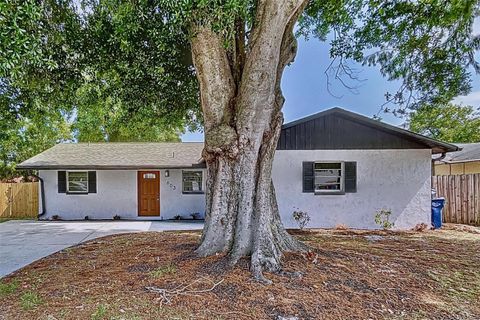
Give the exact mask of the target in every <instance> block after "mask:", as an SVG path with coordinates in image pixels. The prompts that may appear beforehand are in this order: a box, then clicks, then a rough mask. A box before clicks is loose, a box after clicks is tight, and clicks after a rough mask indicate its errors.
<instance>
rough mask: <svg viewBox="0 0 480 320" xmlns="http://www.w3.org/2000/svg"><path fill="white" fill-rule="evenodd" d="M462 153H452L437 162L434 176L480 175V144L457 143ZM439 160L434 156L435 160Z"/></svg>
mask: <svg viewBox="0 0 480 320" xmlns="http://www.w3.org/2000/svg"><path fill="white" fill-rule="evenodd" d="M455 145H457V146H458V147H460V148H461V150H460V151H456V152H452V153H449V154H447V155H445V157H443V158H441V157H440V160H435V166H434V170H433V174H434V175H435V176H448V175H459V174H471V173H480V143H456V144H455ZM436 158H439V157H438V156H434V157H433V159H436Z"/></svg>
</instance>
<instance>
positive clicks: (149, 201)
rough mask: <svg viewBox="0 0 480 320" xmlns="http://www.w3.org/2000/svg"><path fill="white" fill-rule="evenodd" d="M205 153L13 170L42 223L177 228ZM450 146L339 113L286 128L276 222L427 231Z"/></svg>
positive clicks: (60, 155)
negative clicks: (441, 159) (123, 222)
mask: <svg viewBox="0 0 480 320" xmlns="http://www.w3.org/2000/svg"><path fill="white" fill-rule="evenodd" d="M202 149H203V143H181V142H180V143H78V144H73V143H72V144H58V145H56V146H54V147H52V148H50V149H48V150H46V151H44V152H42V153H40V154H38V155H37V156H35V157H33V158H31V159H28V160H27V161H25V162H23V163H21V164H20V165H18V168H19V169H31V170H32V169H33V170H38V176H39V177H40V178H41V179H42V180H43V188H40V189H41V192H43V195H42V197H41V198H42V199H43V205H42V207H43V209H41V210H43V211H44V212H43V213H44V214H42V216H41V217H40V218H41V219H51V218H52V217H53V216H58V217H59V218H61V219H63V220H69V219H85V217H86V216H88V218H89V219H113V217H114V216H119V217H120V218H122V219H135V220H142V219H148V220H152V219H174V218H175V217H176V216H182V217H184V218H190V217H191V215H192V214H196V215H197V216H204V214H205V195H204V191H205V174H206V171H205V163H204V161H203V160H202V157H201V152H202ZM456 150H458V148H457V147H456V146H455V145H451V144H448V143H444V142H441V141H436V140H433V139H430V138H428V137H425V136H422V135H419V134H416V133H413V132H410V131H407V130H403V129H400V128H398V127H394V126H391V125H388V124H384V123H382V122H379V121H375V120H372V119H370V118H367V117H364V116H361V115H359V114H356V113H352V112H349V111H346V110H344V109H340V108H333V109H329V110H326V111H323V112H320V113H317V114H314V115H312V116H309V117H306V118H303V119H300V120H297V121H294V122H291V123H287V124H285V125H284V126H283V127H282V132H281V135H280V140H279V143H278V147H277V152H276V154H275V158H274V163H273V180H274V185H275V189H276V193H277V200H278V205H279V209H280V214H281V217H282V220H283V222H284V224H285V226H286V227H296V224H295V221H294V220H293V218H292V213H293V211H294V210H297V209H298V210H302V211H306V212H308V213H309V215H310V216H311V222H310V224H309V227H326V228H329V227H335V226H336V225H339V224H344V225H346V226H348V227H351V228H376V227H378V226H377V225H376V224H375V222H374V215H375V213H376V212H377V211H378V210H380V209H388V210H391V212H392V217H391V220H392V221H393V222H394V223H395V227H396V228H400V229H405V228H411V227H413V226H415V225H416V224H418V223H422V222H423V223H427V224H430V216H431V172H432V160H431V159H432V154H438V153H446V152H451V151H456Z"/></svg>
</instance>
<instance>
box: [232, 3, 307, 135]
mask: <svg viewBox="0 0 480 320" xmlns="http://www.w3.org/2000/svg"><path fill="white" fill-rule="evenodd" d="M307 2H308V1H307V0H283V1H282V0H263V1H259V3H258V7H257V13H256V17H255V25H254V28H253V30H252V39H251V42H250V43H249V50H248V52H247V56H246V61H245V66H244V69H243V76H242V81H241V84H240V88H239V94H238V97H239V101H238V110H237V118H238V122H239V130H240V131H243V134H246V135H248V131H250V130H254V123H263V124H269V122H270V120H271V119H270V117H271V113H272V111H273V110H272V107H274V104H275V103H273V102H274V101H272V100H273V99H275V90H276V85H277V79H278V77H279V76H280V77H281V74H282V71H283V68H284V67H285V65H286V64H287V63H288V62H289V61H291V59H293V57H294V56H295V48H296V44H295V45H294V46H292V43H294V41H295V40H294V38H291V37H290V36H291V32H290V30H289V31H288V32H287V33H286V30H287V27H288V29H293V26H294V24H295V21H296V19H297V18H298V14H299V12H301V11H302V9H303V6H304V5H305V4H306V3H307ZM285 34H287V35H288V36H287V37H286V36H285ZM279 35H282V37H279ZM292 48H294V49H293V50H292ZM282 49H285V50H282ZM290 51H292V52H290ZM279 67H280V69H281V70H280V72H279ZM255 129H258V130H263V129H265V128H255ZM241 134H242V133H241Z"/></svg>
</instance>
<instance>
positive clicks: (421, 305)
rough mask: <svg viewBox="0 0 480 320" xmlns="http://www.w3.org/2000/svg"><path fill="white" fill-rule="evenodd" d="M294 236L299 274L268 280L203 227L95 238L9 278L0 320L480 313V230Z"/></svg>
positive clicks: (288, 262)
mask: <svg viewBox="0 0 480 320" xmlns="http://www.w3.org/2000/svg"><path fill="white" fill-rule="evenodd" d="M293 233H294V234H295V236H297V237H299V238H300V239H301V240H303V241H305V242H306V243H308V244H309V245H310V246H311V247H312V248H313V253H312V254H309V255H301V254H287V255H286V256H285V258H284V267H285V270H286V271H297V272H300V273H301V274H302V276H301V277H294V276H285V275H284V276H280V275H275V274H267V277H268V278H269V279H271V280H273V284H272V285H263V284H260V283H257V282H255V281H253V280H252V278H251V276H250V273H249V271H248V260H245V261H242V262H241V263H240V264H239V265H238V266H237V267H235V268H233V269H229V270H226V271H225V270H224V269H223V268H222V266H223V264H222V261H223V259H222V258H223V257H222V256H216V257H209V258H198V257H196V256H195V255H194V253H193V251H194V249H195V247H196V245H197V244H198V241H199V237H200V233H198V232H164V233H156V232H147V233H136V234H123V235H115V236H108V237H105V238H101V239H96V240H93V241H90V242H87V243H84V244H81V245H79V246H76V247H74V248H69V249H65V250H63V251H61V252H58V253H56V254H53V255H51V256H49V257H47V258H44V259H42V260H40V261H37V262H35V263H33V264H31V265H29V266H27V267H26V268H23V269H21V270H19V271H17V272H16V273H14V274H12V275H10V276H8V277H6V278H5V279H2V281H1V284H2V285H3V286H6V285H12V284H14V285H13V287H14V290H10V291H9V292H5V291H4V292H3V293H2V290H1V287H0V319H51V320H53V319H283V318H286V319H295V318H296V319H480V235H479V234H476V233H474V232H473V233H472V232H464V231H461V230H457V229H455V228H450V229H449V230H444V231H427V232H381V231H375V232H372V231H350V230H338V231H335V230H330V231H326V230H316V231H310V232H298V231H297V232H293ZM26 294H30V296H28V297H26ZM32 294H34V295H35V296H36V297H37V298H38V300H36V303H34V304H33V306H32V305H29V304H28V303H26V302H25V301H27V302H28V301H29V298H31V295H32Z"/></svg>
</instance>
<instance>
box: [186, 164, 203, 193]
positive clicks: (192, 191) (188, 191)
mask: <svg viewBox="0 0 480 320" xmlns="http://www.w3.org/2000/svg"><path fill="white" fill-rule="evenodd" d="M185 172H200V174H201V175H202V176H201V178H202V181H201V183H200V190H198V191H195V190H185V181H184V180H183V174H184V173H185ZM203 181H204V179H203V170H182V193H183V194H203V193H205V191H204V186H203Z"/></svg>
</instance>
